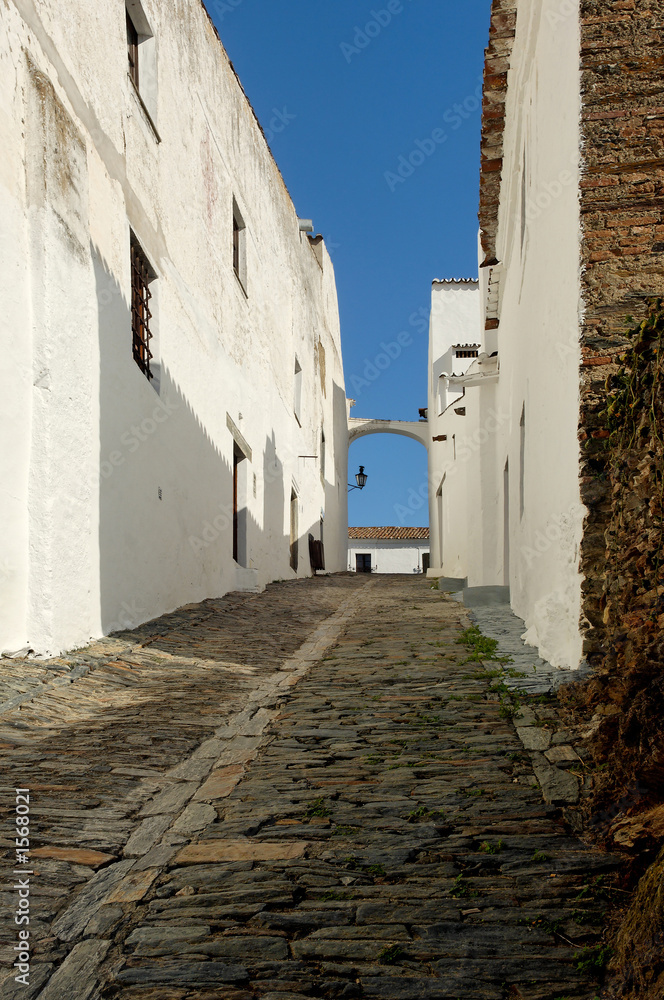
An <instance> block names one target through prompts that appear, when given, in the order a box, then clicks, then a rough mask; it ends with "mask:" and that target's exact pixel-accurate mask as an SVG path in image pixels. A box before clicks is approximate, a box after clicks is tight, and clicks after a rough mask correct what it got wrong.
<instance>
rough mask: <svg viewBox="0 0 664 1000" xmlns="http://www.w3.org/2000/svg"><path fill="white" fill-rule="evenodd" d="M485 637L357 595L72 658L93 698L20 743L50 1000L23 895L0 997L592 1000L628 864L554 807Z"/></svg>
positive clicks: (11, 738)
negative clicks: (24, 951) (485, 654)
mask: <svg viewBox="0 0 664 1000" xmlns="http://www.w3.org/2000/svg"><path fill="white" fill-rule="evenodd" d="M469 624H470V619H469V617H468V615H467V612H466V611H465V609H463V608H462V607H460V606H459V605H458V604H456V603H455V602H454V601H451V600H450V599H449V598H447V597H446V596H445V595H443V594H440V593H438V592H437V591H433V590H431V589H430V588H429V586H428V584H427V583H426V581H425V580H423V579H422V578H411V577H383V578H375V577H373V578H366V577H355V576H347V575H340V576H338V577H327V578H320V579H315V580H311V581H298V582H295V583H288V584H279V585H274V586H272V587H270V588H268V590H267V592H266V593H265V594H262V595H229V596H228V597H227V598H225V599H223V600H220V601H209V602H205V603H204V604H203V605H199V606H196V607H191V608H188V609H181V610H180V611H179V612H177V613H175V614H174V615H170V616H165V617H164V618H163V619H160V620H158V621H157V622H153V623H149V624H148V625H147V626H144V627H142V628H141V629H138V630H136V631H135V632H132V633H125V634H123V635H122V636H120V637H115V638H111V639H109V640H105V641H104V642H103V643H99V644H95V645H94V646H93V647H91V648H90V649H89V650H85V651H80V652H79V653H77V654H75V656H74V657H73V658H72V657H70V658H67V657H65V658H61V659H62V661H63V662H64V663H65V665H66V667H68V669H69V670H70V671H71V670H75V669H76V668H77V666H81V665H84V666H86V667H87V671H86V672H85V673H84V674H82V675H81V676H79V677H78V678H77V679H75V680H74V681H73V683H70V684H61V685H60V686H56V687H55V688H54V687H53V686H52V685H45V686H43V687H42V688H38V689H35V696H34V697H33V698H32V700H27V701H24V702H23V703H22V704H21V706H20V707H19V708H16V707H15V708H12V709H8V710H7V711H6V712H5V714H4V715H3V716H2V717H1V718H0V754H1V755H2V770H3V781H2V785H3V793H4V798H5V802H4V803H3V806H4V815H5V816H6V817H7V816H8V817H9V818H10V819H11V818H12V811H13V792H14V788H15V787H17V786H21V787H30V789H31V810H32V812H31V816H32V821H33V822H32V825H31V831H32V834H31V835H32V844H31V846H32V848H33V850H32V852H31V855H30V871H33V872H34V875H31V876H30V879H31V889H32V895H31V923H30V931H31V935H32V937H31V948H32V966H31V975H30V985H29V986H24V985H18V984H16V983H15V982H14V974H15V973H14V971H13V970H12V968H11V966H12V963H13V962H14V961H15V954H14V951H13V946H14V943H15V941H16V940H17V938H16V927H15V926H14V924H13V920H12V917H13V912H14V910H15V908H16V898H15V894H13V890H12V889H11V885H12V883H11V881H5V887H6V888H5V890H4V891H3V892H2V893H1V894H0V896H1V899H2V904H3V906H2V914H3V921H4V922H3V924H2V931H3V941H4V942H5V946H4V948H3V949H2V951H1V952H0V962H1V963H2V965H1V966H0V969H2V970H5V971H4V972H3V971H0V996H2V997H3V998H5V997H6V998H8V1000H33V998H39V1000H60V998H62V1000H65V998H67V1000H71V998H73V997H74V998H76V1000H88V998H90V1000H102V998H104V1000H106V998H108V1000H111V998H121V1000H194V998H196V1000H305V998H313V997H331V998H335V997H358V998H359V997H367V998H368V997H371V998H385V1000H388V998H395V1000H460V998H463V1000H508V998H516V1000H518V998H523V1000H565V998H570V1000H592V998H594V997H595V996H597V995H598V988H597V986H596V985H594V982H593V979H592V977H591V976H590V975H589V972H588V971H585V970H586V969H588V968H590V966H591V964H592V963H591V961H589V959H590V958H591V957H592V956H593V954H594V952H593V951H592V949H594V948H595V946H596V944H597V942H598V940H599V935H600V931H601V917H602V903H601V898H600V897H601V894H602V892H601V887H602V880H603V879H604V878H606V877H607V873H610V872H611V870H612V869H613V868H614V867H615V865H616V863H617V861H616V859H615V858H613V857H611V856H609V855H606V854H601V853H599V852H598V851H597V850H595V849H592V848H590V847H588V846H586V845H585V844H583V843H581V842H580V841H579V840H577V839H576V838H575V837H574V836H573V835H571V833H570V831H569V829H568V828H567V827H566V826H565V825H564V824H563V822H562V817H561V814H560V810H559V808H558V805H557V804H555V802H556V800H555V796H553V799H552V803H553V804H547V803H546V802H544V801H543V797H542V791H541V790H540V787H539V786H538V784H537V782H536V780H535V775H534V772H533V763H537V760H538V757H542V758H543V753H542V752H541V751H542V749H543V744H542V745H540V744H538V746H539V750H535V751H534V760H533V761H531V758H530V756H529V755H528V754H527V753H525V752H524V749H523V745H522V743H521V741H520V740H519V736H517V731H516V728H515V726H514V722H513V721H512V718H511V717H510V714H509V713H508V712H506V711H505V703H504V698H503V696H502V695H501V694H500V692H498V691H497V689H496V688H495V687H492V685H494V684H495V677H494V672H493V671H490V670H487V669H485V668H484V667H483V665H482V664H481V663H469V662H466V661H467V656H468V650H467V649H466V647H464V646H462V645H459V643H458V639H459V637H460V635H461V633H462V631H463V630H464V629H466V628H467V627H468V625H469ZM12 662H13V663H15V661H12ZM490 666H491V664H487V667H490ZM46 688H48V690H47V689H46ZM547 712H550V708H548V707H546V706H539V705H538V704H533V706H532V707H528V706H525V705H522V706H521V716H520V718H519V717H518V718H517V723H518V725H519V729H520V734H521V737H522V739H523V730H524V729H528V730H531V731H535V730H543V729H545V728H546V727H547V726H548V725H549V723H548V722H547V721H546V720H547V714H546V713H547ZM528 713H530V715H528ZM551 728H553V729H555V726H553V727H551ZM556 735H557V734H555V733H553V739H552V733H551V732H550V733H549V735H548V736H545V737H544V742H547V741H548V742H547V746H548V745H549V743H553V740H554V739H555V738H556ZM565 738H566V737H565ZM535 742H537V740H535ZM558 742H559V743H561V742H562V740H559V741H558ZM554 749H555V745H554ZM547 752H548V751H547ZM576 759H577V761H578V758H576ZM544 763H546V761H544ZM568 766H569V762H568ZM13 846H14V845H13V840H11V839H4V840H3V841H2V848H3V851H4V857H5V861H6V862H7V863H8V864H9V865H10V866H12V868H13V866H14V865H15V861H14V851H13ZM11 877H12V876H10V879H11ZM579 966H581V970H582V971H579V970H578V967H579ZM3 975H4V976H5V978H4V979H3V978H2V977H3Z"/></svg>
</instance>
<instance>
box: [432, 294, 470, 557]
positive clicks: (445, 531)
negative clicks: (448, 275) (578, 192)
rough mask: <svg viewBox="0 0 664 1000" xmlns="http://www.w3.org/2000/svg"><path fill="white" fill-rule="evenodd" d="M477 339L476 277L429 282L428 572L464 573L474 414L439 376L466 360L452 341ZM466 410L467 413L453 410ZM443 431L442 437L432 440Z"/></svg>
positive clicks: (466, 363) (460, 367)
mask: <svg viewBox="0 0 664 1000" xmlns="http://www.w3.org/2000/svg"><path fill="white" fill-rule="evenodd" d="M468 343H477V344H479V343H481V334H480V296H479V290H478V284H477V282H475V281H434V283H433V286H432V290H431V320H430V330H429V403H428V405H429V448H428V452H429V531H430V535H431V570H430V574H431V575H432V576H453V577H465V576H467V574H468V544H469V538H468V536H469V533H470V532H471V531H474V530H475V525H474V524H473V523H472V521H471V520H469V517H468V491H469V478H468V477H469V475H470V474H471V469H470V467H469V461H468V459H469V458H472V457H473V456H476V454H477V448H475V449H474V450H472V449H471V448H470V444H471V442H472V441H473V440H474V439H473V431H474V429H475V426H474V415H473V413H472V412H469V408H468V406H467V399H466V395H464V393H463V391H452V390H450V389H449V388H447V385H448V383H447V380H446V379H445V378H444V375H452V374H463V373H464V372H466V371H467V370H468V368H469V367H470V366H471V365H472V363H473V361H472V359H469V358H463V359H461V358H455V357H454V352H453V347H454V345H455V344H468ZM464 407H465V408H466V416H460V415H459V414H457V413H456V412H455V411H456V410H457V409H461V408H464ZM443 435H446V437H447V440H446V441H440V440H435V439H436V438H440V437H441V436H443Z"/></svg>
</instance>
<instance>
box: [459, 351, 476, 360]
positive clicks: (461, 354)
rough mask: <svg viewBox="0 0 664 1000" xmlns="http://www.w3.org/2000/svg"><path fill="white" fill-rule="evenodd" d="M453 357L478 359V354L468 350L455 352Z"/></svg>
mask: <svg viewBox="0 0 664 1000" xmlns="http://www.w3.org/2000/svg"><path fill="white" fill-rule="evenodd" d="M455 356H456V357H457V358H479V356H480V352H479V351H473V350H469V351H467V350H462V351H456V352H455Z"/></svg>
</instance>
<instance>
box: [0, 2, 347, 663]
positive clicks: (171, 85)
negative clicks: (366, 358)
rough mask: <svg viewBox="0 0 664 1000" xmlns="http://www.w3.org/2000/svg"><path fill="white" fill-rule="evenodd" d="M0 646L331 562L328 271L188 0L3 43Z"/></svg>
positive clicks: (26, 29) (67, 633)
mask: <svg viewBox="0 0 664 1000" xmlns="http://www.w3.org/2000/svg"><path fill="white" fill-rule="evenodd" d="M0 55H1V56H2V58H0V87H1V89H2V93H3V94H4V111H3V113H2V115H0V143H1V146H2V158H1V160H0V217H1V218H2V220H3V222H2V231H1V233H2V235H1V243H0V283H1V285H2V289H3V296H2V298H3V303H4V307H3V317H2V323H3V328H4V348H3V362H2V371H1V379H2V381H1V391H0V409H1V419H0V426H1V427H2V431H1V434H2V438H1V445H0V447H1V454H2V462H3V469H2V476H0V517H1V520H2V525H3V532H2V555H1V556H0V649H9V650H12V649H18V648H21V647H25V646H30V647H32V648H33V649H34V650H36V651H37V652H40V653H53V652H56V651H59V650H61V649H63V648H66V647H71V646H75V645H80V644H84V643H85V642H87V641H88V640H89V639H90V638H91V637H96V636H100V635H101V634H105V633H107V632H109V631H111V630H115V629H119V628H123V627H131V626H133V625H136V624H138V623H140V622H142V621H145V620H149V619H150V618H153V617H155V616H157V615H159V614H161V613H163V612H166V611H169V610H171V609H174V608H176V607H178V606H181V605H183V604H186V603H189V602H193V601H200V600H202V599H204V598H207V597H214V596H220V595H222V594H224V593H226V592H228V591H232V590H236V589H247V588H251V589H254V588H261V587H264V586H265V585H266V584H267V583H268V582H269V581H270V580H273V579H276V578H286V579H287V578H290V577H295V576H296V575H299V576H303V575H309V574H310V572H311V568H310V564H309V556H308V551H309V550H308V545H307V541H308V537H309V535H310V534H311V535H313V536H314V538H315V539H320V538H323V537H324V543H325V551H326V560H327V569H328V570H332V571H334V570H342V569H343V568H344V567H345V565H346V538H347V528H346V521H345V516H346V515H345V510H346V483H347V474H346V466H347V442H348V431H347V422H346V420H347V412H346V400H345V391H344V383H343V374H342V364H341V352H340V340H339V320H338V310H337V297H336V289H335V280H334V273H333V269H332V265H331V263H330V258H329V256H328V254H327V251H326V249H325V246H324V244H323V242H322V240H321V238H319V237H317V238H315V239H312V238H311V237H310V236H308V235H307V231H308V229H309V227H308V226H307V225H306V223H302V222H301V221H300V220H299V219H298V214H297V212H296V210H295V208H294V206H293V203H292V201H291V199H290V197H289V194H288V191H287V190H286V188H285V186H284V182H283V179H282V177H281V175H280V173H279V170H278V168H277V166H276V164H275V162H274V160H273V158H272V155H271V153H270V150H269V148H268V145H267V142H266V140H265V138H264V136H263V133H262V131H261V128H260V125H259V123H258V122H257V120H256V118H255V116H254V114H253V112H252V109H251V106H250V104H249V102H248V100H247V98H246V96H245V94H244V92H243V90H242V87H241V85H240V83H239V81H238V79H237V77H236V75H235V73H234V71H233V68H232V66H231V64H230V62H229V60H228V58H227V56H226V53H225V51H224V49H223V47H222V45H221V42H220V40H219V38H218V36H217V34H216V32H215V29H214V27H213V25H212V23H211V21H210V19H209V17H208V15H207V13H206V11H205V9H204V7H203V6H202V4H201V3H200V2H199V0H182V2H180V3H178V4H176V5H172V4H163V3H159V2H158V0H127V3H126V7H125V4H124V3H122V2H114V3H111V4H92V3H89V2H84V0H43V2H41V3H40V4H39V5H37V6H35V5H33V4H31V3H23V2H16V0H10V2H9V3H7V4H5V5H4V8H3V14H2V22H1V29H0Z"/></svg>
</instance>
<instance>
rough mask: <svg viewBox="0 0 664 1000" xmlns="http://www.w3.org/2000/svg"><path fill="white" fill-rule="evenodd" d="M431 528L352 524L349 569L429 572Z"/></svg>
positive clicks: (381, 571) (359, 571)
mask: <svg viewBox="0 0 664 1000" xmlns="http://www.w3.org/2000/svg"><path fill="white" fill-rule="evenodd" d="M428 568H429V529H428V528H392V527H388V528H349V529H348V569H349V570H350V571H351V572H355V573H408V574H409V575H410V574H412V573H426V571H427V569H428Z"/></svg>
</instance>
